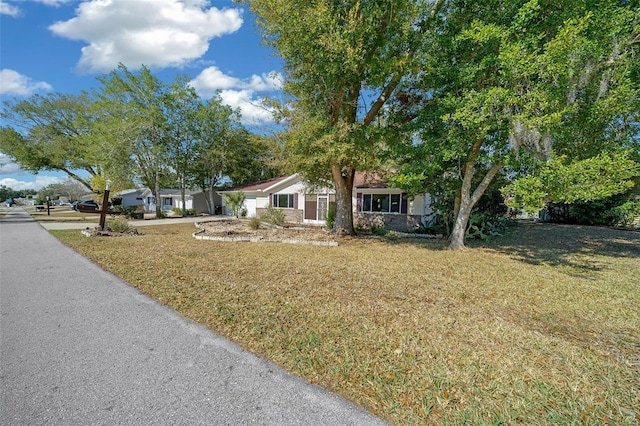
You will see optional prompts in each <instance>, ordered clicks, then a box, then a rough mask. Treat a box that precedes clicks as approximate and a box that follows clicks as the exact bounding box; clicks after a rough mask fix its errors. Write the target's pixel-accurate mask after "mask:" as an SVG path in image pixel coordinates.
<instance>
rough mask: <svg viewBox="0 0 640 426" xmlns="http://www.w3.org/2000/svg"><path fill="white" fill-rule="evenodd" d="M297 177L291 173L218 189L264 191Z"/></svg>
mask: <svg viewBox="0 0 640 426" xmlns="http://www.w3.org/2000/svg"><path fill="white" fill-rule="evenodd" d="M297 177H298V174H297V173H295V174H293V175H286V176H278V177H275V178H272V179H267V180H261V181H258V182H252V183H248V184H246V185H242V186H236V187H233V188H229V189H227V190H224V191H220V192H235V191H243V192H265V191H268V190H269V189H271V188H273V187H275V186H277V185H280V184H282V183H285V182H287V181H289V180H293V179H295V178H297Z"/></svg>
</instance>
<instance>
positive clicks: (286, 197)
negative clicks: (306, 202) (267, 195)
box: [273, 194, 295, 209]
mask: <svg viewBox="0 0 640 426" xmlns="http://www.w3.org/2000/svg"><path fill="white" fill-rule="evenodd" d="M293 198H294V197H293V194H273V207H278V208H281V209H293V208H295V206H294V201H293Z"/></svg>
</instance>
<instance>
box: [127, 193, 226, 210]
mask: <svg viewBox="0 0 640 426" xmlns="http://www.w3.org/2000/svg"><path fill="white" fill-rule="evenodd" d="M119 194H120V197H122V206H123V207H129V206H140V208H142V209H143V210H144V211H145V212H149V213H152V212H155V211H156V199H155V197H154V195H153V192H152V191H151V190H150V189H149V188H139V189H128V190H124V191H120V193H119ZM213 201H214V204H215V205H214V208H215V206H221V205H222V200H221V198H220V195H219V194H217V193H214V200H213ZM160 206H161V209H162V211H170V210H172V209H173V208H182V194H181V191H180V189H175V188H163V189H160ZM185 208H186V209H187V210H188V209H195V211H196V213H198V214H199V213H208V211H209V210H208V207H207V198H206V194H205V193H204V192H203V191H189V190H187V191H185Z"/></svg>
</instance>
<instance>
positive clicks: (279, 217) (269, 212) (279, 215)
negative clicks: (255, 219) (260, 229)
mask: <svg viewBox="0 0 640 426" xmlns="http://www.w3.org/2000/svg"><path fill="white" fill-rule="evenodd" d="M262 219H263V220H266V221H267V222H270V223H272V224H274V225H276V226H282V225H284V222H285V219H286V218H285V215H284V211H283V210H282V209H276V208H274V207H273V206H271V205H269V206H267V209H266V211H265V212H264V213H263V214H262Z"/></svg>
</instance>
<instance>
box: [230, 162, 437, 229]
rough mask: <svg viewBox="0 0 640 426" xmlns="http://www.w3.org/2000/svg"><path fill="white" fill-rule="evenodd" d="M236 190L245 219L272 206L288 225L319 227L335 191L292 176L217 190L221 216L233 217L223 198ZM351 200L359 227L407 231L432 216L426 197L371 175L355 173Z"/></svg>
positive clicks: (428, 197)
mask: <svg viewBox="0 0 640 426" xmlns="http://www.w3.org/2000/svg"><path fill="white" fill-rule="evenodd" d="M238 191H242V192H244V194H245V201H244V204H243V209H244V210H245V211H246V215H247V216H248V217H260V216H261V215H262V214H263V213H264V211H265V210H266V208H267V207H269V206H272V207H275V208H280V209H282V210H283V211H284V213H285V217H286V220H287V221H289V222H293V223H308V224H323V223H324V222H325V219H326V217H327V214H328V213H329V209H330V208H331V206H333V205H334V204H335V191H334V190H333V189H332V188H330V185H327V187H326V188H311V187H309V186H308V185H307V184H306V183H305V182H304V181H303V179H302V177H301V176H300V175H299V174H297V173H296V174H293V175H289V176H280V177H277V178H273V179H269V180H266V181H260V182H255V183H251V184H248V185H243V186H240V187H235V188H231V189H229V190H226V191H220V195H222V205H223V214H226V215H232V214H233V212H232V210H231V208H229V206H227V205H226V204H225V200H224V196H225V195H226V194H228V193H232V192H238ZM352 197H353V198H352V205H353V209H354V211H353V213H354V215H353V218H354V225H355V226H359V227H363V228H371V227H387V228H392V229H398V230H407V231H408V230H413V229H415V228H416V227H417V226H418V225H419V224H420V223H424V222H425V221H426V220H428V219H429V218H430V217H431V216H432V215H433V211H432V209H431V207H430V206H431V197H430V196H429V195H428V194H424V195H420V196H416V197H413V198H412V199H410V198H409V197H408V196H407V194H406V193H404V192H403V191H402V190H401V189H398V188H389V187H388V185H387V183H386V181H384V180H383V179H381V178H379V177H378V176H377V175H376V174H374V173H357V174H356V176H355V179H354V186H353V195H352Z"/></svg>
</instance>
